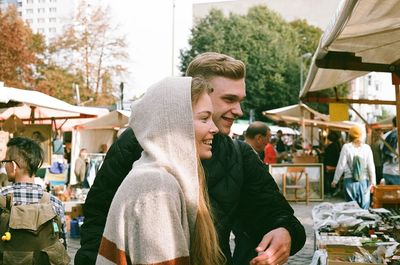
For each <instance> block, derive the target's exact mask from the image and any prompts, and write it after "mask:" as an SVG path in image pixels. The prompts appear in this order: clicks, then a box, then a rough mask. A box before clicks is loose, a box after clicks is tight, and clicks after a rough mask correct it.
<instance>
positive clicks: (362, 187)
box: [331, 125, 376, 209]
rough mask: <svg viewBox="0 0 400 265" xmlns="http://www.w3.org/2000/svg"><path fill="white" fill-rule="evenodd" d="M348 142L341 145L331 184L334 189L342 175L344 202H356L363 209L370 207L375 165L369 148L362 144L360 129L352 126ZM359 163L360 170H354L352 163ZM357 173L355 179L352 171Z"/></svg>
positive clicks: (374, 183)
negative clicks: (357, 161)
mask: <svg viewBox="0 0 400 265" xmlns="http://www.w3.org/2000/svg"><path fill="white" fill-rule="evenodd" d="M349 139H350V142H349V143H346V144H344V145H343V147H342V150H341V151H340V156H339V162H338V164H337V166H336V169H335V175H334V178H333V181H332V184H331V187H332V188H336V185H337V183H338V182H339V180H340V177H341V176H342V174H344V178H343V186H344V190H345V199H346V201H356V202H357V203H358V205H359V206H360V207H361V208H363V209H368V208H369V206H370V201H371V199H370V193H373V191H374V187H375V186H376V177H375V165H374V159H373V157H372V151H371V147H369V145H367V144H365V143H363V141H362V131H361V129H360V127H358V126H357V125H354V126H352V127H351V128H350V130H349ZM356 160H359V161H360V163H359V164H360V166H358V168H360V170H358V168H355V166H354V163H353V162H354V161H356ZM355 170H357V171H359V176H358V177H357V178H356V179H355V178H354V177H353V176H354V171H355ZM357 175H358V174H357Z"/></svg>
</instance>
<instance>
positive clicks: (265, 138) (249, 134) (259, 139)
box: [245, 121, 271, 160]
mask: <svg viewBox="0 0 400 265" xmlns="http://www.w3.org/2000/svg"><path fill="white" fill-rule="evenodd" d="M270 138H271V130H270V129H269V127H268V126H267V125H266V124H265V123H263V122H260V121H255V122H253V123H251V124H250V125H249V127H247V130H246V133H245V142H246V143H248V144H249V145H250V146H251V147H253V149H254V151H256V152H257V154H258V156H259V157H260V159H261V160H264V148H265V146H266V145H267V143H268V142H269V139H270Z"/></svg>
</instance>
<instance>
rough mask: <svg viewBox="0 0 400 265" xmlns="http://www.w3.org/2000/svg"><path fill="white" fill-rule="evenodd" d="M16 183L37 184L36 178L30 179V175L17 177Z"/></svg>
mask: <svg viewBox="0 0 400 265" xmlns="http://www.w3.org/2000/svg"><path fill="white" fill-rule="evenodd" d="M15 182H19V183H35V178H34V177H33V176H32V177H29V176H28V175H23V176H18V177H15Z"/></svg>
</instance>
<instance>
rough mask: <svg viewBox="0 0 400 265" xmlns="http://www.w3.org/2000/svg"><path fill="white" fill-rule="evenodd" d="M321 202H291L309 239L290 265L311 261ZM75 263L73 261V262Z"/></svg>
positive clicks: (73, 245) (73, 242)
mask: <svg viewBox="0 0 400 265" xmlns="http://www.w3.org/2000/svg"><path fill="white" fill-rule="evenodd" d="M325 201H329V202H339V201H340V199H337V198H334V199H326V200H325ZM319 203H320V202H311V203H309V204H308V205H305V203H304V202H298V203H291V205H292V207H293V209H294V211H295V215H296V217H297V218H298V219H299V220H300V222H301V223H302V224H303V225H304V227H305V230H306V233H307V241H306V244H305V245H304V247H303V249H302V250H300V251H299V252H298V253H297V254H296V255H294V256H292V257H290V259H289V261H288V262H287V264H288V265H306V264H310V263H311V259H312V256H313V253H314V235H313V228H312V225H313V224H312V217H311V210H312V208H313V207H314V206H315V205H317V204H319ZM67 240H68V241H67V242H68V253H69V255H70V257H71V258H72V259H73V257H74V256H75V253H76V251H77V250H78V248H79V239H74V238H68V239H67ZM71 264H72V265H73V264H74V263H73V262H72V263H71Z"/></svg>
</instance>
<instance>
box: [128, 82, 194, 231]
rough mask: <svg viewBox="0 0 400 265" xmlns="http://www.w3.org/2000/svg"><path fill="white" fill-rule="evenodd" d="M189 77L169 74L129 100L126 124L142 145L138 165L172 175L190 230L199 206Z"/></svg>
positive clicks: (134, 167) (135, 165) (136, 165)
mask: <svg viewBox="0 0 400 265" xmlns="http://www.w3.org/2000/svg"><path fill="white" fill-rule="evenodd" d="M191 81H192V78H191V77H170V78H165V79H163V80H161V81H160V82H158V83H156V84H154V85H152V86H151V87H150V88H149V89H148V90H147V91H146V93H145V95H144V96H143V98H141V99H140V100H138V101H136V102H134V103H133V104H132V114H131V117H130V122H129V125H130V126H131V127H132V129H133V131H134V133H135V135H136V137H137V140H138V142H139V143H140V145H141V146H142V148H143V150H144V151H143V153H142V157H141V158H140V159H139V160H138V161H136V162H135V163H134V164H133V169H132V172H135V169H137V168H139V167H149V166H156V167H162V168H164V169H166V170H167V171H168V172H170V173H171V174H172V175H173V176H175V178H176V180H177V181H178V182H179V184H180V186H181V188H182V190H183V192H184V194H185V200H186V203H187V207H188V208H187V210H188V214H189V224H190V227H191V230H192V229H193V224H194V222H195V218H196V214H197V207H198V196H199V195H198V190H199V186H198V174H197V155H196V145H195V140H194V127H193V115H192V104H191Z"/></svg>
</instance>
